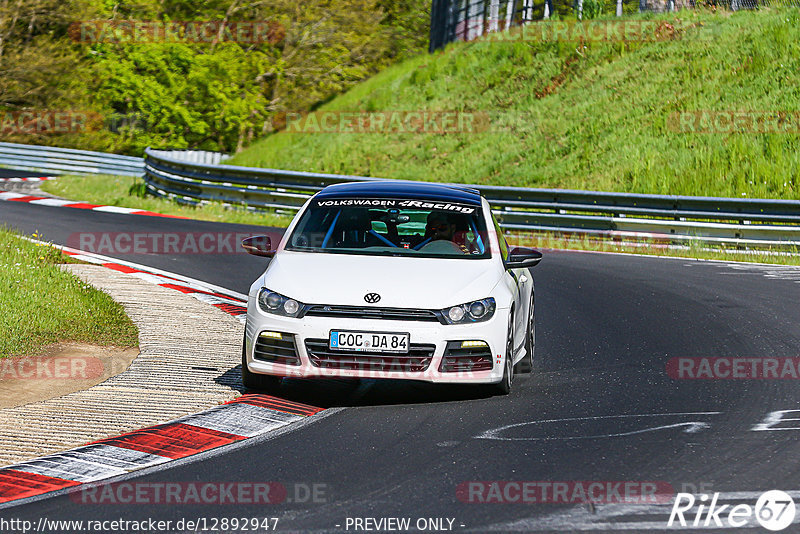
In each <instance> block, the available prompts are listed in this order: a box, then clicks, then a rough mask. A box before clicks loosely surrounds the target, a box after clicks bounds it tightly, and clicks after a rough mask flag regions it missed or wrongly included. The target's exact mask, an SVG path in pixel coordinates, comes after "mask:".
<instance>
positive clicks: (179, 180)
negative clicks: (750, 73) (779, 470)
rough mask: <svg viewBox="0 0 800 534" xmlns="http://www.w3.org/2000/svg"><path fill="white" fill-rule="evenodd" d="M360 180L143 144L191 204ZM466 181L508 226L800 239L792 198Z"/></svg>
mask: <svg viewBox="0 0 800 534" xmlns="http://www.w3.org/2000/svg"><path fill="white" fill-rule="evenodd" d="M364 180H380V178H366V177H361V176H347V175H336V174H320V173H309V172H299V171H284V170H276V169H264V168H252V167H236V166H229V165H217V164H210V163H193V162H189V161H179V160H176V159H174V158H172V157H170V155H169V154H168V153H167V152H165V151H158V150H152V149H147V150H145V181H146V183H147V188H148V190H149V191H151V192H152V193H153V194H156V195H159V196H164V197H169V198H172V199H175V200H177V201H178V202H183V203H190V204H197V203H202V202H208V201H220V202H225V203H230V204H241V205H246V206H248V207H253V208H262V209H263V208H269V209H274V210H277V211H278V212H287V213H293V212H294V211H296V210H297V209H299V208H300V207H301V206H302V205H303V203H304V202H305V201H306V199H308V197H309V196H310V195H312V194H314V193H315V192H316V191H319V190H320V189H322V188H323V187H325V186H327V185H330V184H334V183H340V182H354V181H364ZM469 187H472V188H475V189H477V190H479V191H480V192H481V193H482V194H483V195H484V196H485V197H486V199H487V200H488V201H489V203H490V204H491V206H492V210H493V212H494V213H495V214H496V216H497V217H498V219H499V220H500V223H501V225H502V226H503V227H504V228H506V229H508V230H514V231H552V232H557V233H561V234H563V233H568V234H577V235H587V236H599V237H606V238H608V237H610V238H614V239H617V238H619V239H627V238H630V239H642V238H645V239H652V240H656V241H665V242H679V243H686V242H690V241H701V242H705V243H718V244H724V245H729V246H749V247H762V246H783V245H790V246H794V247H797V246H800V201H797V200H768V199H766V200H762V199H745V198H742V199H739V198H714V197H687V196H675V195H645V194H631V193H603V192H592V191H576V190H566V189H530V188H519V187H498V186H482V185H469Z"/></svg>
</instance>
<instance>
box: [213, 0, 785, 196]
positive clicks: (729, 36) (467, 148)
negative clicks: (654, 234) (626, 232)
mask: <svg viewBox="0 0 800 534" xmlns="http://www.w3.org/2000/svg"><path fill="white" fill-rule="evenodd" d="M616 20H626V21H637V20H639V21H642V20H652V21H655V22H656V24H658V25H659V26H658V27H659V28H660V30H656V33H654V36H653V38H652V39H650V40H646V39H641V40H638V41H636V40H630V41H627V42H619V41H618V42H611V41H597V40H591V39H589V40H580V41H579V40H578V39H577V38H575V39H574V40H573V42H568V41H566V40H554V39H549V40H542V39H538V40H537V39H535V38H531V39H525V40H517V41H514V42H511V41H508V42H497V41H492V40H490V39H488V40H483V41H475V42H470V43H454V44H452V45H450V46H448V47H447V48H446V49H445V50H444V51H442V52H437V53H435V54H431V55H427V54H426V55H423V56H419V57H415V58H412V59H409V60H407V61H404V62H402V63H399V64H397V65H394V66H392V67H389V68H387V69H386V70H384V71H382V72H381V73H379V74H377V75H376V76H374V77H372V78H371V79H369V80H366V81H365V82H362V83H361V84H359V85H357V86H356V87H354V88H352V89H351V90H350V91H348V92H347V93H345V94H343V95H341V96H339V97H337V98H335V99H333V100H331V101H330V102H328V103H326V104H325V105H324V106H322V107H321V108H320V109H319V110H318V111H319V112H328V111H332V112H335V111H364V112H373V111H376V112H377V111H389V112H391V111H417V112H419V111H425V110H427V111H448V110H457V111H461V112H475V113H487V114H488V115H489V118H490V120H489V128H488V130H486V131H481V132H463V133H452V134H441V133H437V132H436V131H424V130H423V131H421V132H413V133H395V132H374V133H342V131H337V132H333V133H330V132H329V133H319V132H321V131H322V130H321V129H320V128H313V127H309V125H318V124H321V123H317V122H309V121H307V122H306V123H304V125H303V124H301V126H300V128H299V129H298V128H294V129H293V131H288V132H286V131H285V132H279V133H276V134H273V135H269V136H267V137H265V138H262V139H260V140H258V141H257V142H255V143H253V145H251V146H250V147H249V148H247V149H245V150H244V151H242V152H241V153H239V154H237V155H236V156H235V157H234V158H232V159H230V160H227V161H226V163H228V164H231V165H245V166H255V167H271V168H276V169H288V170H303V171H310V172H327V173H341V174H356V175H361V176H377V177H384V178H401V179H412V180H428V181H444V182H461V183H475V184H494V185H510V186H524V187H558V188H569V189H584V190H593V191H621V192H631V193H655V194H676V195H701V196H721V197H739V198H741V197H747V198H793V199H800V187H798V182H797V176H798V175H799V174H800V131H798V128H797V123H796V116H797V115H796V114H797V112H798V111H800V105H799V103H800V11H798V10H797V9H796V8H772V7H765V8H762V9H758V10H741V11H737V12H734V13H731V12H730V11H727V10H706V9H695V10H692V9H686V10H682V11H680V12H678V13H665V14H660V15H649V14H642V15H631V16H626V17H624V18H623V19H613V18H612V19H611V20H610V22H614V21H616ZM593 22H596V21H593ZM548 24H551V23H549V22H539V23H535V24H532V25H530V26H528V27H526V28H528V30H526V31H527V32H528V34H530V35H532V36H534V37H535V36H536V35H537V33H538V34H541V33H542V32H541V31H538V30H537V28H539V27H540V26H541V27H542V28H546V27H547V25H548ZM515 31H519V30H515ZM545 33H546V32H545ZM706 110H709V111H711V112H720V113H722V115H721V118H720V119H719V120H717V119H713V118H712V119H711V123H708V120H709V119H708V118H706V119H697V120H688V123H687V124H684V123H683V119H682V118H680V119H676V117H684V115H682V113H684V112H688V113H690V118H691V117H693V115H691V113H693V112H702V111H706ZM725 112H753V113H757V114H758V115H754V117H755V116H757V117H760V118H762V119H764V120H765V121H766V122H764V123H758V124H756V125H754V124H751V123H748V122H747V121H746V120H745V121H743V122H742V121H740V119H739V117H738V116H737V122H736V123H732V122H730V121H729V122H727V123H725V122H724V121H723V120H722V119H723V118H724V117H726V116H727V115H724V113H725ZM780 113H785V114H786V116H785V117H783V118H781V119H779V118H778V115H777V114H780ZM703 117H705V115H703ZM770 117H771V118H770ZM770 120H771V121H772V123H770ZM773 123H774V124H773ZM334 124H338V123H336V122H335V121H334ZM762 127H763V128H762ZM704 128H705V129H704ZM707 131H714V132H716V133H706V132H707ZM762 131H763V132H764V133H761V132H762Z"/></svg>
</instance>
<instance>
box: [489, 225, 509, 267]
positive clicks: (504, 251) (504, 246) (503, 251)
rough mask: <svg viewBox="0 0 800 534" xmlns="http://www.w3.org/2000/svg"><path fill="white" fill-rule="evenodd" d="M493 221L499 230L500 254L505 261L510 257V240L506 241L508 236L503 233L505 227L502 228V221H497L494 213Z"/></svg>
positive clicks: (496, 229) (495, 227) (497, 230)
mask: <svg viewBox="0 0 800 534" xmlns="http://www.w3.org/2000/svg"><path fill="white" fill-rule="evenodd" d="M492 222H493V223H494V229H495V231H496V232H497V243H498V244H499V245H500V256H501V257H502V258H503V261H506V260H507V259H508V242H507V241H506V236H505V234H504V233H503V229H502V228H500V223H498V222H497V219H495V217H494V214H492Z"/></svg>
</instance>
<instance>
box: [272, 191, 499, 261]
mask: <svg viewBox="0 0 800 534" xmlns="http://www.w3.org/2000/svg"><path fill="white" fill-rule="evenodd" d="M488 243H489V240H488V232H487V229H486V224H485V223H484V218H483V214H482V210H481V207H480V206H475V205H467V204H459V203H453V202H446V201H441V200H430V201H428V200H418V199H385V198H381V199H377V198H376V199H369V198H359V199H321V200H312V203H311V204H310V205H309V207H308V208H307V209H306V211H304V212H303V214H302V216H301V218H300V220H299V221H298V223H297V225H296V226H295V229H294V231H293V232H292V235H291V236H290V237H289V240H288V243H287V245H286V249H287V250H295V251H306V252H321V253H332V254H357V255H370V256H427V257H446V258H464V259H483V258H489V257H491V252H490V250H489V246H488Z"/></svg>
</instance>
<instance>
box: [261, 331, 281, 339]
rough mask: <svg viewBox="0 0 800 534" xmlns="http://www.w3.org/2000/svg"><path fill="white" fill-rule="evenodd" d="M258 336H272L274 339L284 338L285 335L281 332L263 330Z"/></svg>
mask: <svg viewBox="0 0 800 534" xmlns="http://www.w3.org/2000/svg"><path fill="white" fill-rule="evenodd" d="M258 336H259V337H271V338H274V339H283V336H282V335H281V333H280V332H261V333H260V334H259V335H258Z"/></svg>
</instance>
